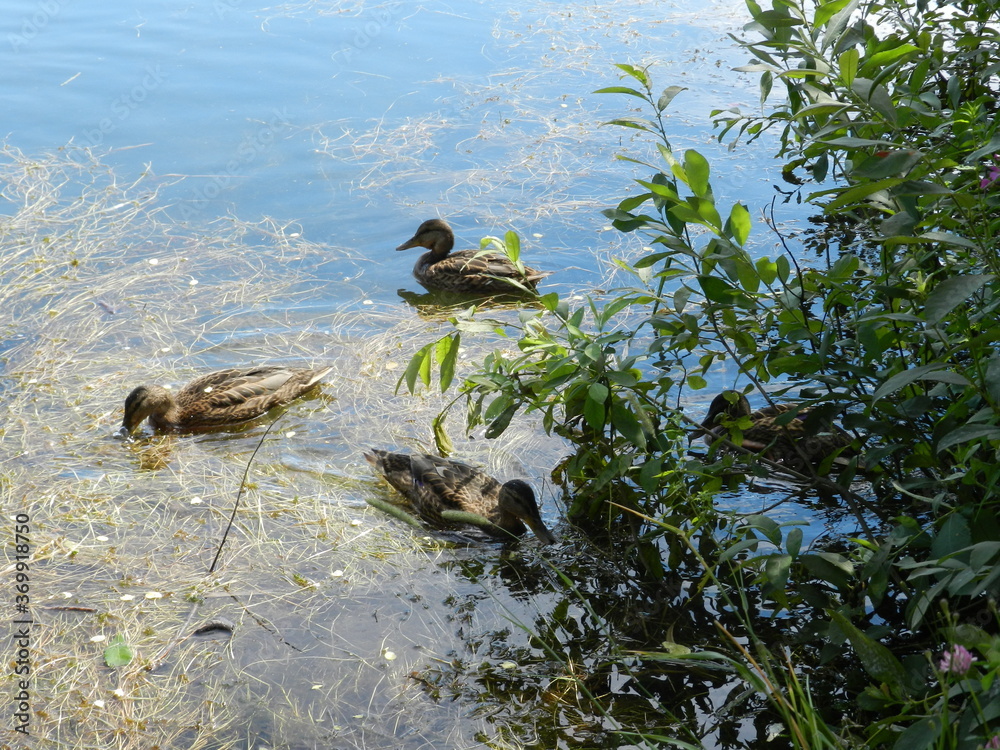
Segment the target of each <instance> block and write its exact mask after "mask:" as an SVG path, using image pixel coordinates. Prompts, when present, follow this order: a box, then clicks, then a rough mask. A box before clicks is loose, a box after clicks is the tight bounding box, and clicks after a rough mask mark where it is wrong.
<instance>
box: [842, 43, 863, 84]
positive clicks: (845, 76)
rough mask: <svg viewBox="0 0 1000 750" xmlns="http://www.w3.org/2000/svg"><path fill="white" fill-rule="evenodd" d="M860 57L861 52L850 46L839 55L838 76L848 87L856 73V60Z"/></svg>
mask: <svg viewBox="0 0 1000 750" xmlns="http://www.w3.org/2000/svg"><path fill="white" fill-rule="evenodd" d="M860 57H861V53H860V52H858V50H857V48H856V47H851V48H850V49H849V50H847V51H846V52H843V53H841V55H840V59H839V61H838V62H839V64H840V78H841V80H842V81H843V82H844V85H845V86H847V87H848V88H850V86H851V84H852V83H854V79H855V78H856V77H857V75H858V60H859V59H860Z"/></svg>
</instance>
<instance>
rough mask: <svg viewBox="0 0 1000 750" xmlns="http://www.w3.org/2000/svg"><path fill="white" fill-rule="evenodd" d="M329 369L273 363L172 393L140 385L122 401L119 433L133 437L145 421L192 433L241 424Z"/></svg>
mask: <svg viewBox="0 0 1000 750" xmlns="http://www.w3.org/2000/svg"><path fill="white" fill-rule="evenodd" d="M332 369H333V367H332V366H331V367H325V368H320V369H313V370H309V369H301V368H292V367H284V366H280V365H271V366H264V367H252V368H243V369H230V370H219V371H217V372H212V373H209V374H207V375H202V376H201V377H200V378H196V379H195V380H192V381H191V382H190V383H188V384H187V385H185V386H184V387H183V388H181V389H180V390H179V391H177V393H176V394H174V393H171V392H170V391H168V390H167V389H166V388H163V387H161V386H158V385H140V386H139V387H138V388H136V389H135V390H133V391H132V392H131V393H129V395H128V398H126V399H125V416H124V418H123V419H122V426H121V429H120V430H119V434H120V435H121V436H123V437H127V436H129V435H131V434H132V433H133V432H135V430H136V429H137V428H138V427H139V425H140V424H142V422H143V421H144V420H145V419H146V418H147V417H148V418H149V422H150V424H151V425H152V426H153V428H154V429H155V430H158V431H165V432H193V431H197V430H203V429H209V428H213V427H223V426H226V425H234V424H239V423H240V422H246V421H247V420H250V419H254V418H255V417H259V416H260V415H261V414H264V413H266V412H268V411H270V410H271V409H273V408H274V407H276V406H283V405H284V404H287V403H289V402H290V401H294V400H295V399H297V398H298V397H299V396H301V395H303V394H304V393H306V392H307V391H309V390H311V389H312V388H315V387H316V385H317V384H318V383H319V381H320V380H322V379H323V378H324V377H325V376H326V375H327V373H329V372H330V371H331V370H332Z"/></svg>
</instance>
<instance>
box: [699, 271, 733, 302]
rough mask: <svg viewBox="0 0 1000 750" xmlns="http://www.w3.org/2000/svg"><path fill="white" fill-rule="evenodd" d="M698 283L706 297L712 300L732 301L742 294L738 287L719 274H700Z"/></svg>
mask: <svg viewBox="0 0 1000 750" xmlns="http://www.w3.org/2000/svg"><path fill="white" fill-rule="evenodd" d="M698 283H699V284H700V285H701V290H702V291H703V292H704V293H705V298H706V299H708V300H709V301H711V302H722V303H731V302H732V301H733V300H734V299H735V298H736V297H738V296H739V295H740V292H739V290H737V289H736V287H734V286H733V285H732V284H730V283H729V282H727V281H726V280H725V279H720V278H719V277H718V276H699V277H698Z"/></svg>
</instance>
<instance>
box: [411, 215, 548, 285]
mask: <svg viewBox="0 0 1000 750" xmlns="http://www.w3.org/2000/svg"><path fill="white" fill-rule="evenodd" d="M454 246H455V235H454V233H453V232H452V231H451V227H450V226H448V224H447V222H444V221H442V220H441V219H430V220H429V221H425V222H424V223H423V224H421V225H420V227H419V228H418V229H417V233H416V234H415V235H413V236H412V237H411V238H410V239H408V240H407V241H406V242H404V243H403V244H402V245H400V246H399V247H397V248H396V249H397V250H409V249H410V248H411V247H425V248H427V249H428V250H429V251H430V252H426V253H424V254H423V255H421V256H420V258H419V259H418V260H417V264H416V265H415V266H414V267H413V276H414V277H415V278H416V280H417V281H419V282H420V283H421V284H423V285H424V286H425V287H427V288H428V289H441V290H444V291H454V292H474V293H479V294H517V293H518V292H520V291H523V289H522V287H524V288H528V289H534V287H535V285H536V284H537V283H538V281H539V280H540V279H544V278H545V277H546V276H548V275H549V274H547V273H542V272H540V271H536V270H535V269H534V268H528V267H527V266H522V267H521V268H518V267H517V266H516V265H514V263H513V262H511V260H510V258H508V257H507V256H505V255H498V254H496V253H489V252H483V251H480V250H461V251H459V252H457V253H452V252H451V249H452V248H453V247H454ZM518 285H520V286H518Z"/></svg>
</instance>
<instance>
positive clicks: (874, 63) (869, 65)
mask: <svg viewBox="0 0 1000 750" xmlns="http://www.w3.org/2000/svg"><path fill="white" fill-rule="evenodd" d="M919 51H920V48H919V47H915V46H914V45H912V44H898V45H895V46H893V47H892V48H891V49H886V50H882V51H881V52H876V53H875V54H874V55H872V56H871V57H867V58H865V66H864V67H865V71H866V72H868V71H871V72H872V73H875V74H876V75H877V74H878V73H881V72H882V68H884V67H885V66H886V65H888V64H889V63H891V62H893V61H895V60H898V59H899V58H901V57H904V56H906V55H910V54H912V53H914V52H919Z"/></svg>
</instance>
